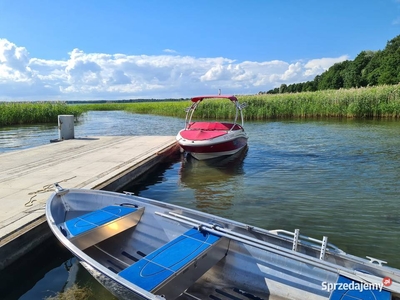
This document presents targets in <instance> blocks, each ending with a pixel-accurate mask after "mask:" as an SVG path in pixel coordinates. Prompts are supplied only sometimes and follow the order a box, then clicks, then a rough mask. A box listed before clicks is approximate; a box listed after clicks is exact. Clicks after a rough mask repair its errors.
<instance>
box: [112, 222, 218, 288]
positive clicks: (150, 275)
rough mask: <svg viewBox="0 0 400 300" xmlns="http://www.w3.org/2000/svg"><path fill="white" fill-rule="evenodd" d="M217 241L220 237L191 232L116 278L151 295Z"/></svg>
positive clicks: (192, 230) (143, 259)
mask: <svg viewBox="0 0 400 300" xmlns="http://www.w3.org/2000/svg"><path fill="white" fill-rule="evenodd" d="M219 239H220V237H219V236H216V235H213V234H211V233H208V232H200V231H198V230H197V229H194V228H193V229H190V230H189V231H187V232H186V233H184V234H183V235H181V236H179V237H177V238H176V239H174V240H172V241H171V242H169V243H168V244H166V245H164V246H162V247H161V248H159V249H157V250H155V251H153V252H151V253H150V254H149V255H147V256H146V257H144V258H142V259H141V260H139V261H138V262H136V263H134V264H133V265H132V266H130V267H128V268H126V269H125V270H123V271H121V272H120V273H119V275H120V276H122V277H123V278H125V279H127V280H129V281H130V282H132V283H134V284H135V285H137V286H140V287H141V288H143V289H145V290H147V291H152V290H153V289H154V288H156V287H157V286H158V285H160V284H161V283H162V282H164V281H165V280H166V279H168V278H169V277H170V276H171V275H173V274H174V273H176V272H178V271H179V270H181V269H182V268H183V267H184V266H185V265H187V264H188V263H190V262H191V261H192V260H193V259H195V258H196V257H198V256H199V255H201V254H202V253H203V252H204V251H205V250H207V249H208V248H209V247H211V245H212V244H214V243H215V242H216V241H218V240H219Z"/></svg>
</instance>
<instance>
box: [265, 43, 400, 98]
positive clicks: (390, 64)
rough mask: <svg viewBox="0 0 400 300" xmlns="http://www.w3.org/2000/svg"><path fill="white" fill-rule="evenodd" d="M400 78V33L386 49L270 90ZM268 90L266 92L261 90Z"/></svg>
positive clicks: (355, 84)
mask: <svg viewBox="0 0 400 300" xmlns="http://www.w3.org/2000/svg"><path fill="white" fill-rule="evenodd" d="M399 82H400V35H399V36H397V37H395V38H394V39H392V40H390V41H388V43H387V45H386V47H385V49H384V50H378V51H361V52H360V54H358V55H357V57H356V58H355V59H354V60H353V61H350V60H346V61H343V62H340V63H336V64H334V65H333V66H332V67H330V68H329V69H328V70H327V71H325V72H324V73H322V74H321V75H317V76H316V77H315V78H314V80H312V81H307V82H301V83H293V84H289V85H286V84H282V85H281V86H280V87H279V88H275V89H272V90H269V91H268V92H266V93H267V94H280V93H297V92H314V91H321V90H332V89H333V90H337V89H341V88H345V89H347V88H359V87H367V86H377V85H385V84H386V85H393V84H398V83H399ZM260 93H265V92H260Z"/></svg>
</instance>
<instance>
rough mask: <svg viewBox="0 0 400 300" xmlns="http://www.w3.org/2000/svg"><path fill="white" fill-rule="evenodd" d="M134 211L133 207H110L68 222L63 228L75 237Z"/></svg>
mask: <svg viewBox="0 0 400 300" xmlns="http://www.w3.org/2000/svg"><path fill="white" fill-rule="evenodd" d="M136 210H137V209H136V208H134V207H128V206H116V205H111V206H107V207H104V208H102V209H99V210H96V211H93V212H90V213H87V214H85V215H82V216H79V217H76V218H74V219H71V220H68V221H67V222H65V226H66V228H67V229H68V231H69V232H70V233H71V235H73V236H77V235H79V234H82V233H84V232H87V231H89V230H92V229H94V228H96V227H99V226H101V225H104V224H106V223H108V222H111V221H114V220H116V219H118V218H121V217H123V216H125V215H127V214H130V213H132V212H134V211H136Z"/></svg>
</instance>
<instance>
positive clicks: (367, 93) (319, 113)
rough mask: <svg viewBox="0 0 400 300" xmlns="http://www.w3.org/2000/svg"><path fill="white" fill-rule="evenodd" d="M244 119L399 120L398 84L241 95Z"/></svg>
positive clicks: (399, 100) (399, 92)
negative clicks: (322, 118)
mask: <svg viewBox="0 0 400 300" xmlns="http://www.w3.org/2000/svg"><path fill="white" fill-rule="evenodd" d="M239 100H240V101H243V102H246V103H247V104H248V105H247V107H246V114H245V117H246V119H250V120H264V119H277V118H319V117H339V118H343V117H345V118H399V117H400V85H390V86H388V85H385V86H378V87H368V88H358V89H355V88H353V89H340V90H325V91H317V92H303V93H292V94H276V95H253V96H241V97H239Z"/></svg>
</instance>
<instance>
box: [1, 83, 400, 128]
mask: <svg viewBox="0 0 400 300" xmlns="http://www.w3.org/2000/svg"><path fill="white" fill-rule="evenodd" d="M238 99H239V101H240V102H246V103H247V107H246V108H245V111H244V112H245V113H244V116H245V119H246V120H267V119H280V118H329V117H335V118H396V119H397V118H400V85H399V84H398V85H384V86H377V87H368V88H358V89H340V90H327V91H317V92H304V93H293V94H276V95H268V94H264V95H243V96H238ZM188 106H190V101H189V100H187V101H156V102H138V103H99V104H79V105H67V104H65V103H63V102H41V103H38V102H34V103H15V102H6V103H0V126H4V125H12V124H33V123H57V116H58V115H62V114H71V115H74V116H75V117H76V118H77V117H79V116H80V115H81V114H83V113H85V112H87V111H94V110H101V111H105V110H124V111H127V112H132V113H139V114H153V115H161V116H171V117H179V118H184V117H185V108H187V107H188ZM233 116H234V106H233V105H232V104H231V103H230V101H227V100H212V101H207V100H205V101H204V103H202V104H201V105H200V106H199V107H198V110H197V111H196V117H197V118H202V119H231V118H232V117H233Z"/></svg>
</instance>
